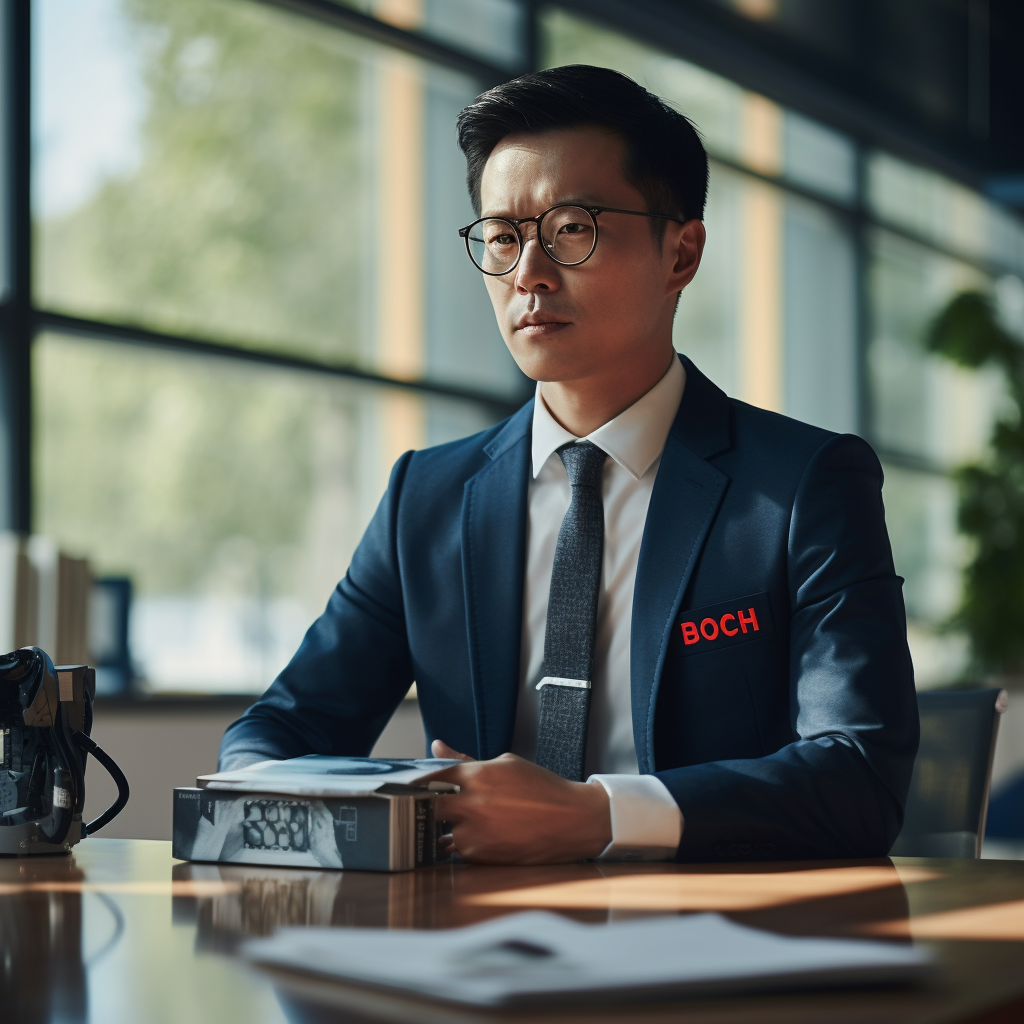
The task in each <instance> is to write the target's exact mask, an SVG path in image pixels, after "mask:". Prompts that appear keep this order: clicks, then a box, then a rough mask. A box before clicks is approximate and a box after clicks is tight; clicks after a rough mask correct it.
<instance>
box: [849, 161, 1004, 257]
mask: <svg viewBox="0 0 1024 1024" xmlns="http://www.w3.org/2000/svg"><path fill="white" fill-rule="evenodd" d="M867 170H868V177H867V185H868V196H867V198H868V203H869V205H870V207H871V209H872V211H873V212H874V213H875V214H876V215H877V216H878V217H880V218H882V219H883V220H886V221H889V222H890V223H891V224H895V225H898V226H900V227H903V228H907V229H909V230H910V231H913V232H915V233H917V234H919V235H920V236H921V237H922V238H924V239H926V240H928V241H933V242H937V243H938V244H939V245H942V246H945V247H947V248H950V249H953V250H955V251H957V252H960V253H962V254H963V255H964V256H967V257H970V258H973V259H979V260H991V261H992V262H994V263H996V264H998V265H1001V266H1003V267H1005V268H1006V269H1007V270H1011V271H1013V272H1015V273H1017V274H1024V225H1022V224H1021V223H1020V221H1019V220H1018V219H1017V218H1015V217H1013V216H1012V215H1011V214H1009V213H1007V212H1006V211H1005V210H1002V209H1000V208H999V207H998V206H996V205H995V204H993V203H990V202H988V201H987V200H985V199H984V198H983V197H982V196H980V195H979V194H978V193H977V192H972V191H971V190H970V189H968V188H965V187H964V186H963V185H960V184H958V183H957V182H955V181H951V180H950V179H949V178H944V177H943V176H942V175H941V174H937V173H936V172H935V171H929V170H925V169H924V168H923V167H916V166H915V165H913V164H908V163H906V162H905V161H903V160H898V159H897V158H896V157H894V156H890V155H889V154H888V153H874V154H872V156H871V157H870V159H869V161H868V169H867Z"/></svg>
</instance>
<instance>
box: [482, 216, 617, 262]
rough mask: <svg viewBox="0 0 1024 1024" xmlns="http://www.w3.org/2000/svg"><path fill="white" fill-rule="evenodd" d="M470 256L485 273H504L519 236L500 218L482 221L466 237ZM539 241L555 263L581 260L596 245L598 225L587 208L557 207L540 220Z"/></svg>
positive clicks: (515, 257)
mask: <svg viewBox="0 0 1024 1024" xmlns="http://www.w3.org/2000/svg"><path fill="white" fill-rule="evenodd" d="M467 242H468V247H469V255H470V256H471V257H472V260H473V262H474V263H475V264H476V265H477V266H478V267H479V268H480V269H481V270H482V271H483V272H484V273H485V274H496V275H500V274H507V273H508V272H509V271H510V270H511V269H512V268H513V267H514V266H515V265H516V263H517V262H518V260H519V235H518V234H517V233H516V229H515V226H514V225H513V224H512V222H511V221H508V220H504V219H503V218H501V217H493V218H491V219H489V220H481V221H478V222H477V223H476V224H474V225H473V226H472V228H471V229H470V231H469V234H468V236H467ZM540 242H541V245H543V246H544V249H545V250H546V251H547V253H548V255H549V256H551V258H552V259H554V260H555V261H557V262H558V263H563V264H566V265H568V266H572V265H573V264H575V263H582V262H583V261H584V260H585V259H587V257H588V256H590V254H591V253H592V252H593V251H594V246H595V245H596V244H597V225H596V224H595V223H594V218H593V216H591V214H590V212H589V211H588V210H584V209H583V208H582V207H579V206H557V207H555V209H553V210H549V211H548V212H547V213H545V214H544V216H543V217H542V218H541V221H540Z"/></svg>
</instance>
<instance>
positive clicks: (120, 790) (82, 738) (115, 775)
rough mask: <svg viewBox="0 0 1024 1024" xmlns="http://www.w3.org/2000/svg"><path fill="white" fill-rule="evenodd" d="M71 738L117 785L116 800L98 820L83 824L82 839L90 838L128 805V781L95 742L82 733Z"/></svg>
mask: <svg viewBox="0 0 1024 1024" xmlns="http://www.w3.org/2000/svg"><path fill="white" fill-rule="evenodd" d="M73 738H74V741H75V742H76V743H77V744H78V745H79V746H80V747H81V748H82V749H83V750H87V751H88V752H89V753H90V754H92V756H93V757H94V758H96V760H97V761H99V763H100V764H101V765H103V767H104V768H106V769H107V772H108V773H109V775H110V777H111V778H112V779H113V780H114V782H115V783H116V785H117V799H116V800H115V801H114V802H113V803H112V804H111V805H110V806H109V807H108V808H107V809H106V810H105V811H104V812H103V813H102V814H101V815H100V816H99V817H98V818H96V819H95V820H93V821H90V822H89V824H88V825H86V824H84V823H83V825H82V838H83V839H84V838H85V837H86V836H91V835H92V834H93V832H98V831H99V830H100V829H101V828H103V827H104V826H105V825H109V824H110V823H111V822H112V821H113V820H114V818H116V817H117V816H118V815H119V814H120V813H121V811H123V810H124V806H125V804H127V803H128V780H127V779H126V778H125V774H124V772H123V771H121V769H120V768H118V766H117V762H116V761H115V760H114V759H113V758H112V757H111V756H110V755H109V754H108V753H107V752H106V751H105V750H104V749H103V748H102V747H101V746H99V745H98V744H97V743H96V741H95V740H93V739H90V738H89V737H88V736H86V735H85V733H84V732H76V733H75V734H74V737H73Z"/></svg>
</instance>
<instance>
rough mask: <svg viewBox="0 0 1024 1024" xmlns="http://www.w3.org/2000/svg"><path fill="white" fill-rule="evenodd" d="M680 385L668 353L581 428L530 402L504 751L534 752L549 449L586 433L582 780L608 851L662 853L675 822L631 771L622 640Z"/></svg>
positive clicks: (657, 793)
mask: <svg viewBox="0 0 1024 1024" xmlns="http://www.w3.org/2000/svg"><path fill="white" fill-rule="evenodd" d="M685 386H686V371H685V370H684V369H683V364H682V363H681V362H680V361H679V360H678V359H675V358H673V360H672V363H671V365H670V366H669V368H668V370H667V371H666V373H665V375H664V376H663V377H662V378H661V380H660V381H658V383H657V384H655V385H654V387H653V388H651V390H650V391H648V392H647V394H645V395H644V396H643V397H642V398H640V399H639V400H638V401H636V402H634V403H633V405H631V406H630V407H629V408H628V409H626V410H625V411H624V412H621V413H619V415H618V416H616V417H615V418H614V419H612V420H609V421H608V422H607V423H605V424H604V425H603V426H601V427H598V428H597V430H595V431H594V432H593V433H591V434H589V435H588V436H587V437H586V438H578V437H576V436H575V435H574V434H570V433H569V431H567V430H566V429H565V428H564V427H562V426H560V425H559V423H558V422H557V421H556V420H555V419H554V417H553V416H552V415H551V413H550V411H549V410H548V407H547V405H545V403H544V399H543V397H542V396H541V390H540V385H539V384H538V385H537V397H536V401H535V402H534V409H533V478H532V479H531V481H530V488H529V494H528V496H527V506H528V524H527V541H526V580H525V586H524V588H523V590H524V596H523V636H522V652H521V658H520V665H521V667H522V668H521V676H520V684H519V700H518V704H517V706H516V724H515V733H514V735H513V739H512V752H513V753H515V754H519V755H521V756H523V757H526V758H529V759H530V760H535V758H536V753H537V724H538V717H539V708H540V694H539V693H538V691H537V689H536V687H537V683H538V682H539V681H540V679H541V674H542V673H541V664H542V662H543V659H544V630H545V624H546V622H547V614H548V591H549V589H550V587H551V569H552V565H553V563H554V559H555V543H556V541H557V540H558V530H559V528H560V527H561V525H562V519H563V517H564V516H565V513H566V510H567V509H568V508H569V501H570V499H571V497H572V489H571V487H570V486H569V477H568V475H567V474H566V471H565V467H564V466H563V465H562V460H561V459H560V458H559V457H558V455H557V453H556V449H558V448H560V447H561V446H562V445H564V444H568V443H573V442H576V441H581V440H587V441H591V442H593V443H594V444H595V445H597V446H598V447H599V448H601V449H602V450H603V451H605V452H607V453H608V456H609V457H608V459H607V460H606V461H605V464H604V475H603V478H602V485H601V496H602V500H603V503H604V555H603V561H602V566H601V584H600V591H599V594H598V599H597V630H596V633H595V640H594V664H593V670H592V672H591V680H592V683H593V686H592V688H591V691H590V722H589V726H588V729H587V755H586V772H587V773H589V778H588V780H587V781H588V782H593V783H600V784H601V785H602V786H604V788H605V789H606V790H607V792H608V797H609V800H610V803H611V818H612V821H611V824H612V841H611V843H610V844H609V845H608V847H607V848H606V849H605V850H604V852H603V853H602V854H601V856H602V858H607V859H610V860H624V859H625V860H664V859H667V858H670V857H672V856H673V855H674V854H675V851H676V848H677V847H678V845H679V839H680V837H681V835H682V830H683V816H682V813H681V812H680V810H679V805H678V804H677V803H676V802H675V800H674V799H673V798H672V795H671V794H670V793H669V791H668V790H667V789H666V788H665V786H664V785H663V784H662V783H661V782H659V781H658V779H656V778H655V777H654V776H653V775H640V774H639V768H638V766H637V759H636V747H635V745H634V743H633V714H632V707H631V704H630V676H629V646H630V629H631V626H632V621H633V586H634V583H635V581H636V567H637V561H638V559H639V557H640V541H641V540H642V538H643V532H644V525H645V523H646V522H647V508H648V505H649V504H650V501H651V491H652V490H653V488H654V478H655V477H656V476H657V473H658V466H659V465H660V464H661V452H662V449H663V448H664V447H665V439H666V438H667V437H668V432H669V429H670V428H671V426H672V422H673V420H674V419H675V416H676V412H677V411H678V409H679V402H680V401H681V399H682V396H683V389H684V388H685Z"/></svg>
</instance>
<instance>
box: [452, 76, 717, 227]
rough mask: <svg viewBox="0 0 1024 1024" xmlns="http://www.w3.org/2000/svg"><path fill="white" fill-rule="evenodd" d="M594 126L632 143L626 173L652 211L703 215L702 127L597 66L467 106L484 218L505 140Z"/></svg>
mask: <svg viewBox="0 0 1024 1024" xmlns="http://www.w3.org/2000/svg"><path fill="white" fill-rule="evenodd" d="M591 125H592V126H596V127H599V128H606V129H608V130H609V131H611V132H614V133H616V134H618V135H620V136H621V137H622V138H623V139H624V140H625V143H626V163H625V167H624V168H623V172H624V174H625V177H626V180H627V181H628V182H629V183H630V184H631V185H632V186H633V187H634V188H635V189H637V191H638V192H640V194H641V195H642V196H643V197H644V200H645V201H646V203H647V212H648V213H665V214H670V215H672V216H676V217H682V218H683V219H684V220H689V219H691V218H698V219H702V218H703V216H704V201H705V199H706V198H707V191H708V157H707V153H706V152H705V151H704V145H703V144H702V142H701V140H700V135H698V133H697V129H696V128H695V127H694V126H693V124H692V123H691V122H690V120H689V119H688V118H686V117H684V116H683V115H682V114H680V113H679V112H678V111H676V110H673V109H672V108H671V107H670V106H668V104H666V103H665V102H664V101H662V100H661V99H659V98H658V97H657V96H655V95H654V93H652V92H648V91H647V90H646V89H645V88H644V87H643V86H642V85H638V84H637V83H636V82H634V81H633V79H632V78H627V77H626V75H623V74H620V73H619V72H618V71H612V70H611V69H610V68H597V67H592V66H590V65H589V64H569V65H566V66H565V67H560V68H550V69H548V70H546V71H534V72H532V73H531V74H528V75H523V76H521V77H520V78H514V79H512V80H511V81H510V82H505V83H503V84H502V85H497V86H495V87H494V88H493V89H488V90H487V92H485V93H483V94H482V95H480V96H478V97H477V98H476V99H475V100H474V101H473V102H472V103H470V104H469V106H468V107H465V108H464V109H463V110H462V111H461V113H460V114H459V116H458V118H457V120H456V129H457V132H458V140H459V148H460V149H461V150H462V152H463V153H464V154H465V155H466V183H467V184H468V186H469V195H470V198H471V199H472V201H473V209H474V210H476V212H477V216H479V215H480V178H481V176H482V175H483V171H484V164H485V163H487V158H488V157H489V156H490V155H491V153H492V152H493V151H494V147H495V146H497V145H498V143H499V142H501V140H502V139H504V138H505V137H506V136H509V135H515V134H520V133H527V134H535V135H539V134H543V133H544V132H548V131H556V130H559V129H563V128H580V127H584V126H591ZM660 223H661V225H662V227H663V226H664V222H660Z"/></svg>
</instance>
